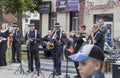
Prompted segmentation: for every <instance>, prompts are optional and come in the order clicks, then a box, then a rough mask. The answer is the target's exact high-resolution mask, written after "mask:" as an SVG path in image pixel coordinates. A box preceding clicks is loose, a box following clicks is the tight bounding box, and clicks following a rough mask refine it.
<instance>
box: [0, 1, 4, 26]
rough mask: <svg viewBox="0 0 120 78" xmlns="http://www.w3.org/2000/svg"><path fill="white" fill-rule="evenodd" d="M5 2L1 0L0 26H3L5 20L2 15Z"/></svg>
mask: <svg viewBox="0 0 120 78" xmlns="http://www.w3.org/2000/svg"><path fill="white" fill-rule="evenodd" d="M3 4H4V0H0V26H1V24H2V22H3V17H2V7H3Z"/></svg>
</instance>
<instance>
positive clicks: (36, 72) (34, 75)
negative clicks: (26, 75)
mask: <svg viewBox="0 0 120 78" xmlns="http://www.w3.org/2000/svg"><path fill="white" fill-rule="evenodd" d="M40 75H41V76H42V77H43V78H45V76H44V74H43V73H42V72H41V69H40V70H39V71H37V70H36V71H34V72H33V74H32V76H31V78H37V77H38V76H40ZM41 76H40V78H41Z"/></svg>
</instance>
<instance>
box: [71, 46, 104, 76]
mask: <svg viewBox="0 0 120 78" xmlns="http://www.w3.org/2000/svg"><path fill="white" fill-rule="evenodd" d="M69 58H70V59H72V60H73V61H75V62H79V66H78V70H79V73H80V75H81V78H104V77H103V76H102V75H100V73H101V70H102V67H103V63H104V53H103V50H102V49H101V48H100V47H98V46H97V45H94V44H86V45H84V46H83V47H81V48H80V49H79V51H78V53H76V54H74V55H71V56H69Z"/></svg>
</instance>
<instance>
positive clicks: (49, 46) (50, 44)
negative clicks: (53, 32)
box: [46, 42, 54, 50]
mask: <svg viewBox="0 0 120 78" xmlns="http://www.w3.org/2000/svg"><path fill="white" fill-rule="evenodd" d="M46 48H47V49H48V50H50V49H53V48H54V44H53V43H52V42H47V46H46Z"/></svg>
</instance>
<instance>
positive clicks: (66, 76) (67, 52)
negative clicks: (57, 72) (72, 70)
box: [63, 44, 70, 78]
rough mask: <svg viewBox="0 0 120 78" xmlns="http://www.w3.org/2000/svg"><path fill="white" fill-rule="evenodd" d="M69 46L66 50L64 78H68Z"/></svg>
mask: <svg viewBox="0 0 120 78" xmlns="http://www.w3.org/2000/svg"><path fill="white" fill-rule="evenodd" d="M69 48H70V47H69V44H67V47H66V48H65V52H66V75H65V76H64V77H63V78H68V55H69Z"/></svg>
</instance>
